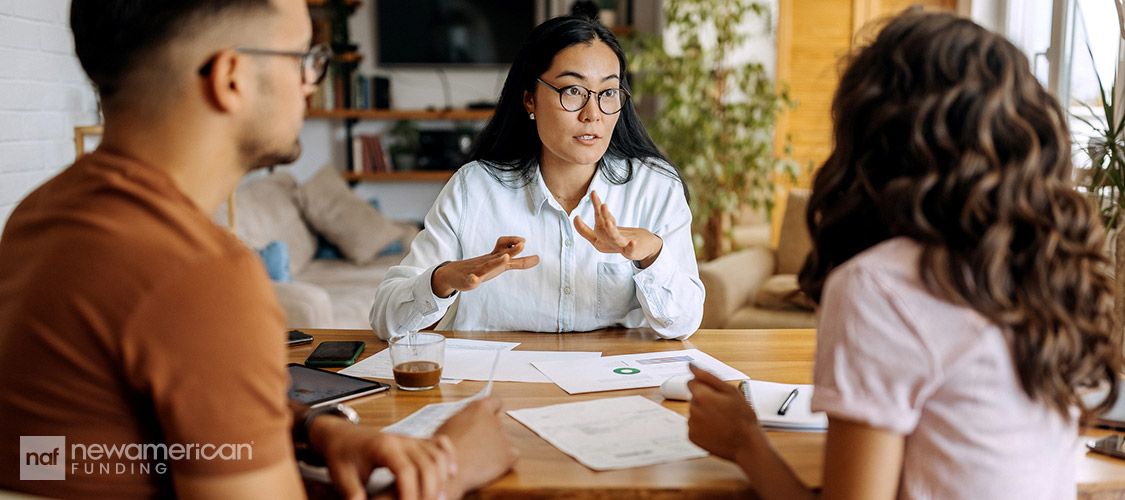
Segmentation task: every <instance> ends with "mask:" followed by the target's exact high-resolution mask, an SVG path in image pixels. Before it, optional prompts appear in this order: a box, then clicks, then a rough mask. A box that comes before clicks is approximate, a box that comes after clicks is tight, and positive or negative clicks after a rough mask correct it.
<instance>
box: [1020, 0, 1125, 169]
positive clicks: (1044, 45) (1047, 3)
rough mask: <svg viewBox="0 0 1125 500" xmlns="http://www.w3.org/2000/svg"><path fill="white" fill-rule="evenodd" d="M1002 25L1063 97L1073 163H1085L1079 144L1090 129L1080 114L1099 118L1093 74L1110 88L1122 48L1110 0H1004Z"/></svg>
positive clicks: (1038, 72) (1099, 102)
mask: <svg viewBox="0 0 1125 500" xmlns="http://www.w3.org/2000/svg"><path fill="white" fill-rule="evenodd" d="M1007 31H1008V33H1007V34H1008V36H1009V38H1011V39H1012V41H1013V42H1015V43H1016V45H1017V46H1019V47H1020V48H1021V49H1023V50H1024V52H1025V53H1026V54H1027V57H1028V60H1029V61H1030V62H1031V65H1032V71H1033V72H1034V73H1035V76H1036V77H1038V78H1039V81H1040V82H1042V83H1043V84H1044V85H1045V86H1047V88H1048V89H1049V90H1050V91H1051V92H1052V93H1054V94H1055V96H1056V97H1058V98H1059V102H1062V103H1064V108H1066V111H1067V114H1068V117H1067V118H1068V120H1069V125H1070V129H1071V136H1072V138H1073V139H1074V144H1075V148H1074V155H1075V156H1074V159H1075V164H1076V165H1078V166H1080V167H1081V166H1085V165H1087V164H1089V159H1088V158H1087V156H1086V155H1085V153H1084V152H1083V150H1082V149H1081V148H1082V146H1083V145H1084V144H1086V142H1087V140H1088V138H1089V137H1090V136H1091V134H1092V132H1093V130H1092V129H1091V128H1090V126H1089V125H1087V124H1086V123H1085V122H1083V119H1084V120H1086V121H1089V122H1091V123H1100V122H1102V121H1104V119H1105V118H1104V116H1102V113H1101V112H1102V99H1101V91H1100V89H1099V88H1098V77H1099V76H1100V77H1101V82H1102V85H1104V86H1105V87H1106V91H1107V92H1110V91H1111V88H1112V85H1113V81H1114V77H1115V75H1116V73H1117V61H1118V54H1119V50H1121V49H1120V47H1119V44H1120V42H1121V28H1120V26H1119V25H1118V17H1117V9H1116V7H1115V6H1114V0H1055V1H1052V0H1009V1H1008V2H1007ZM1080 118H1081V119H1080Z"/></svg>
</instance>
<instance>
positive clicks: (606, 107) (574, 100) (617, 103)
mask: <svg viewBox="0 0 1125 500" xmlns="http://www.w3.org/2000/svg"><path fill="white" fill-rule="evenodd" d="M536 80H538V81H539V83H542V84H543V85H546V86H547V87H548V88H550V89H551V90H554V91H555V92H558V93H559V104H562V107H563V109H565V110H567V111H572V112H573V111H578V110H580V109H582V108H584V107H586V103H588V102H590V95H591V94H596V95H597V96H598V109H600V110H602V113H605V114H607V115H612V114H614V113H617V112H618V111H621V108H624V107H625V102H626V101H628V100H629V92H628V91H627V90H625V89H623V88H615V89H606V90H603V91H601V92H594V91H593V90H590V89H588V88H586V87H583V86H581V85H568V86H566V87H563V88H561V89H560V88H558V87H555V86H554V85H551V84H549V83H547V82H545V81H543V79H542V78H536Z"/></svg>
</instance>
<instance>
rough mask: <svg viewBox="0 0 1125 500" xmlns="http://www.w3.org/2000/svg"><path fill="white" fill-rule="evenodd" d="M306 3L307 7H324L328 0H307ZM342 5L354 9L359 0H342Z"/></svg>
mask: <svg viewBox="0 0 1125 500" xmlns="http://www.w3.org/2000/svg"><path fill="white" fill-rule="evenodd" d="M308 3H309V7H324V6H325V5H328V0H308ZM344 5H347V6H348V7H351V8H353V9H354V8H356V7H358V6H359V0H344Z"/></svg>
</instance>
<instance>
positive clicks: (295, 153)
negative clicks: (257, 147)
mask: <svg viewBox="0 0 1125 500" xmlns="http://www.w3.org/2000/svg"><path fill="white" fill-rule="evenodd" d="M300 157H301V141H300V140H296V141H293V144H292V146H290V147H289V148H288V149H287V150H285V151H281V150H273V151H269V150H267V151H265V152H263V153H261V154H259V155H258V156H257V157H256V158H253V161H251V162H250V163H249V165H250V169H251V170H256V169H259V168H269V167H272V166H275V165H288V164H290V163H293V162H295V161H297V158H300Z"/></svg>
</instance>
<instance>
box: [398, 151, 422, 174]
mask: <svg viewBox="0 0 1125 500" xmlns="http://www.w3.org/2000/svg"><path fill="white" fill-rule="evenodd" d="M391 161H393V162H394V164H395V171H397V172H409V171H411V170H417V169H418V157H417V156H414V153H394V154H393V155H391Z"/></svg>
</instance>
